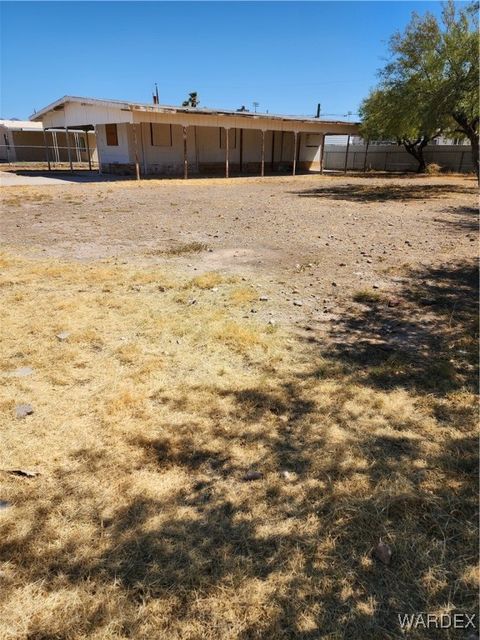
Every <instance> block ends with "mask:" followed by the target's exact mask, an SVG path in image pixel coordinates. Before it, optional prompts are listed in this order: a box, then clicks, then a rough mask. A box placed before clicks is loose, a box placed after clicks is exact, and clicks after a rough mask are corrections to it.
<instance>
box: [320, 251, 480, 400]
mask: <svg viewBox="0 0 480 640" xmlns="http://www.w3.org/2000/svg"><path fill="white" fill-rule="evenodd" d="M477 299H478V266H477V265H476V264H474V263H471V262H463V263H458V264H456V265H444V266H440V267H432V268H425V269H419V270H416V271H412V272H410V273H409V274H408V276H407V277H406V278H404V282H403V285H402V288H401V290H400V291H399V293H398V294H397V295H395V297H393V296H392V297H389V296H388V295H383V296H382V295H380V294H374V292H372V298H371V299H370V300H368V295H367V300H366V304H363V305H361V307H360V308H359V307H356V308H351V309H350V310H349V311H347V312H345V313H344V315H343V317H342V319H341V320H340V321H339V322H338V323H337V324H336V325H335V327H334V328H333V329H332V331H331V339H332V346H331V347H330V348H329V349H328V350H327V351H326V355H327V356H328V357H329V358H331V359H332V360H334V361H335V362H337V363H339V364H341V365H345V366H347V367H349V368H350V370H351V371H353V372H355V374H356V375H357V376H358V378H359V380H361V381H362V383H364V384H369V385H372V386H374V387H377V388H381V389H391V388H395V387H402V388H412V389H415V390H417V391H420V392H425V391H428V392H429V393H433V394H440V395H441V394H443V393H445V392H447V391H452V390H455V389H460V388H462V387H464V386H465V385H466V386H467V387H468V388H470V389H472V390H475V389H476V384H477V382H476V380H477V371H478V369H477V353H476V340H477V336H478V306H477Z"/></svg>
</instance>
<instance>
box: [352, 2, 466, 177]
mask: <svg viewBox="0 0 480 640" xmlns="http://www.w3.org/2000/svg"><path fill="white" fill-rule="evenodd" d="M478 48H479V34H478V2H474V3H471V4H470V5H468V6H466V7H463V8H458V7H457V6H456V5H455V3H454V2H453V0H450V1H449V2H448V3H447V4H445V5H444V9H443V13H442V19H441V21H438V20H437V18H436V17H435V16H433V15H432V14H431V13H427V14H425V15H424V16H419V15H417V14H416V13H414V14H413V15H412V19H411V20H410V23H409V24H408V25H407V27H406V29H405V31H404V32H403V33H399V32H397V33H395V34H394V35H393V37H392V38H391V40H390V45H389V49H390V53H391V54H392V60H391V62H389V63H388V64H387V65H386V66H385V67H384V68H383V69H382V70H381V71H380V74H379V75H380V86H379V90H380V91H382V92H385V93H386V95H387V98H389V101H388V102H389V104H390V102H391V100H390V99H392V103H393V104H396V105H397V109H396V114H397V115H398V116H399V117H400V118H401V119H402V120H404V118H403V116H402V114H403V109H406V110H407V111H409V112H410V111H411V110H412V109H413V114H414V115H415V116H417V118H416V119H415V125H416V126H417V127H418V129H419V130H421V129H423V128H424V127H425V126H426V127H427V129H428V130H430V131H434V130H436V129H438V130H441V131H443V132H444V133H446V134H447V135H448V134H459V133H460V135H462V136H465V137H467V138H468V139H469V140H470V143H471V148H472V157H473V162H474V166H475V168H476V171H477V175H478V153H479V150H478V147H479V89H478V76H479V56H478ZM391 92H393V93H391ZM398 96H403V97H404V99H409V100H410V102H404V103H403V104H402V105H401V104H399V103H397V102H395V101H393V97H395V98H397V97H398ZM371 97H372V96H370V98H371ZM370 98H367V100H366V101H365V102H364V107H365V108H364V113H365V117H366V118H367V117H368V113H369V100H370ZM417 101H418V104H416V102H417ZM418 116H420V118H418ZM366 128H368V125H367V127H366Z"/></svg>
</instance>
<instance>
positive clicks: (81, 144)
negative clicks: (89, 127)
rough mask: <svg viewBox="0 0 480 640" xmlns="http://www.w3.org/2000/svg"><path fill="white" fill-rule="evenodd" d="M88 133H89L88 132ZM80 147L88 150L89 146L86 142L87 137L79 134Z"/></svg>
mask: <svg viewBox="0 0 480 640" xmlns="http://www.w3.org/2000/svg"><path fill="white" fill-rule="evenodd" d="M86 135H88V134H86ZM78 148H79V149H80V150H81V151H86V150H87V146H86V144H85V138H84V137H83V136H78Z"/></svg>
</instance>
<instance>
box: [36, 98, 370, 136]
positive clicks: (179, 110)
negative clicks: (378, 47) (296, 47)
mask: <svg viewBox="0 0 480 640" xmlns="http://www.w3.org/2000/svg"><path fill="white" fill-rule="evenodd" d="M69 104H77V105H79V106H81V107H95V108H97V109H98V108H105V109H116V110H121V111H128V112H133V113H137V114H140V113H149V114H172V115H173V114H175V115H178V114H180V115H181V114H185V115H188V116H192V115H195V116H196V118H198V116H202V115H204V116H218V117H222V120H223V118H228V117H231V118H235V119H236V120H238V119H245V120H248V121H252V120H253V121H256V122H257V123H258V125H259V127H258V128H261V123H262V122H266V121H272V120H273V121H277V122H284V123H288V124H289V125H291V126H292V125H294V124H296V123H298V124H299V125H301V124H309V125H316V126H318V125H320V124H321V125H322V128H325V129H328V126H329V125H334V128H337V127H338V126H341V127H342V128H343V127H344V128H345V133H348V131H349V130H351V133H352V134H354V133H356V132H357V130H358V123H356V122H345V121H341V120H323V119H319V118H311V117H304V116H290V115H277V114H270V113H253V112H248V111H247V112H246V111H231V110H227V109H202V108H198V107H195V108H194V107H175V106H170V105H157V104H144V103H137V102H125V101H122V100H101V99H97V98H83V97H79V96H63V98H59V99H58V100H56V101H55V102H52V103H51V104H49V105H48V106H46V107H44V108H43V109H41V110H40V111H37V112H36V113H34V114H32V115H31V116H30V120H32V121H42V120H43V118H44V116H46V115H47V114H53V113H54V112H56V111H57V112H61V111H65V108H66V106H67V105H69ZM86 124H87V123H86ZM88 124H90V123H88Z"/></svg>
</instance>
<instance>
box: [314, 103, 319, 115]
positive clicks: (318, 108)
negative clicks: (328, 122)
mask: <svg viewBox="0 0 480 640" xmlns="http://www.w3.org/2000/svg"><path fill="white" fill-rule="evenodd" d="M315 117H316V118H320V102H319V103H318V104H317V115H316V116H315Z"/></svg>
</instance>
